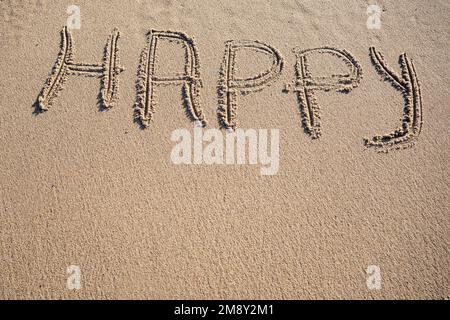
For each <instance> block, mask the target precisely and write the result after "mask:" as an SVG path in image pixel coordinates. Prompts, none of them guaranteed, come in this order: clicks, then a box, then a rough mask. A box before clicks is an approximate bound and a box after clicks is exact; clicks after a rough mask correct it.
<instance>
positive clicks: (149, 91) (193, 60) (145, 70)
mask: <svg viewBox="0 0 450 320" xmlns="http://www.w3.org/2000/svg"><path fill="white" fill-rule="evenodd" d="M159 41H171V42H176V43H180V44H181V45H182V46H183V48H184V50H185V62H184V72H183V74H178V75H172V76H163V77H158V76H156V75H155V60H156V52H157V44H158V42H159ZM178 84H181V85H182V96H183V103H184V105H185V108H186V113H187V116H188V117H189V118H190V119H191V120H192V121H199V122H200V123H201V124H202V125H203V126H205V125H206V120H205V118H204V116H203V112H202V108H201V105H200V98H199V95H200V88H201V87H202V82H201V79H200V62H199V57H198V53H197V49H196V47H195V44H194V40H193V39H192V38H189V37H188V36H186V35H185V34H183V33H181V32H171V31H155V30H152V31H150V32H149V33H148V34H147V46H146V47H145V48H144V50H143V51H142V54H141V58H140V63H139V70H138V81H137V83H136V88H137V96H136V104H135V117H136V119H137V120H138V121H139V122H140V123H141V125H142V127H143V128H146V127H148V126H149V124H150V121H151V120H152V118H153V114H154V112H155V106H156V101H155V96H154V87H155V86H156V85H178Z"/></svg>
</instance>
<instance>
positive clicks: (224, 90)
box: [217, 40, 283, 130]
mask: <svg viewBox="0 0 450 320" xmlns="http://www.w3.org/2000/svg"><path fill="white" fill-rule="evenodd" d="M225 45H226V47H225V55H224V58H223V62H222V66H221V69H220V74H219V81H218V86H217V93H218V97H219V108H218V110H217V117H218V120H219V123H220V125H221V127H222V128H224V129H230V130H234V129H236V125H237V121H236V111H237V103H236V99H237V95H238V94H239V93H241V94H247V93H251V92H256V91H260V90H262V89H264V87H266V86H268V85H269V84H271V83H272V82H273V81H274V80H275V79H276V78H277V76H279V75H280V74H281V70H282V69H283V58H282V57H281V54H280V53H279V52H278V51H277V50H276V49H275V48H272V47H270V46H269V45H267V44H265V43H262V42H259V41H249V40H241V41H237V40H230V41H227V42H226V44H225ZM239 50H253V51H256V52H260V53H263V54H266V55H269V56H271V57H272V59H273V60H272V65H271V67H270V68H269V69H267V70H265V71H263V72H261V73H260V74H258V75H256V76H254V77H250V78H244V79H243V78H237V77H236V76H235V61H236V52H238V51H239Z"/></svg>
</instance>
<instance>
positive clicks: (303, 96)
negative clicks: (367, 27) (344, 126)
mask: <svg viewBox="0 0 450 320" xmlns="http://www.w3.org/2000/svg"><path fill="white" fill-rule="evenodd" d="M294 53H295V55H296V57H297V63H296V65H295V75H296V80H295V81H294V83H293V84H287V85H286V88H285V91H286V92H290V91H294V92H296V93H297V101H298V104H299V109H300V113H301V117H302V125H303V128H304V130H305V132H306V133H307V134H309V135H310V136H311V138H313V139H317V138H319V137H320V135H321V124H320V116H321V110H320V106H319V104H318V103H317V99H316V94H315V93H316V91H318V90H323V91H330V90H336V91H337V92H342V93H348V92H350V91H351V90H352V89H353V88H356V87H357V86H358V84H359V82H360V80H361V78H362V68H361V66H360V65H359V63H358V61H357V60H356V59H355V58H354V57H353V56H352V55H351V54H350V53H348V52H347V51H345V50H339V49H336V48H330V47H322V48H315V49H308V50H301V49H299V48H295V49H294ZM313 53H319V54H329V55H333V56H336V57H338V58H340V59H341V60H342V61H343V62H344V63H345V65H346V66H347V67H348V69H349V73H348V74H332V75H331V76H329V77H314V76H313V75H311V73H310V70H309V66H308V58H309V56H310V55H311V54H313Z"/></svg>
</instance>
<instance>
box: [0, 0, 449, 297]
mask: <svg viewBox="0 0 450 320" xmlns="http://www.w3.org/2000/svg"><path fill="white" fill-rule="evenodd" d="M371 4H378V5H379V6H380V7H381V8H382V11H381V13H380V14H381V27H380V28H379V29H369V28H368V26H367V19H368V17H369V16H368V14H367V7H368V6H369V5H371ZM70 5H76V6H78V7H79V8H80V14H81V15H80V17H81V25H80V29H73V28H72V27H70V26H69V25H67V18H68V17H69V15H70V14H68V13H67V8H68V7H69V6H70ZM449 17H450V2H449V1H448V0H433V1H419V0H400V1H393V0H392V1H387V0H384V1H381V0H379V1H378V2H377V3H376V2H375V1H365V0H353V1H352V0H335V1H317V0H302V1H300V0H297V1H294V0H279V1H263V0H252V1H250V0H245V1H244V0H240V1H237V0H217V1H216V0H211V1H203V0H202V1H200V0H198V1H197V0H195V1H192V0H191V1H182V0H135V1H131V0H129V1H128V0H126V1H123V0H122V1H119V0H112V1H97V0H95V1H94V0H89V1H88V0H77V1H56V0H55V1H45V0H29V1H24V0H23V1H22V0H0V70H1V77H0V298H1V299H352V298H357V299H415V298H417V299H449V298H450V200H449V196H450V183H449V181H450V170H449V160H450V107H449V101H450V86H449V83H450V81H449V75H450V64H449V53H450V44H449V39H450V38H449V31H450V23H449ZM194 124H195V125H194ZM200 128H201V130H207V129H217V131H218V132H220V133H222V132H223V133H225V132H233V130H239V129H249V128H254V129H256V130H258V129H268V130H270V129H278V130H279V169H278V171H277V172H276V173H275V174H273V175H263V174H261V173H260V167H261V166H260V165H254V164H251V163H245V164H235V165H230V164H220V165H219V164H208V163H200V164H192V165H188V164H181V165H180V164H175V163H174V162H173V161H172V158H171V152H172V149H173V147H174V145H175V143H174V142H173V141H171V135H172V133H173V132H174V131H175V130H178V129H186V130H188V131H189V132H194V131H195V130H196V129H198V130H200ZM219 130H220V131H219ZM214 132H215V131H214ZM258 132H260V131H258ZM194 158H195V157H194ZM371 265H375V266H378V267H379V268H380V276H381V285H382V287H381V289H375V290H372V289H373V288H372V289H371V288H369V286H368V283H367V279H368V277H369V276H370V275H368V274H367V268H368V266H371ZM69 266H78V267H79V268H80V271H81V288H80V289H78V290H77V289H75V290H71V289H70V288H68V287H67V284H68V283H67V279H68V277H69V276H70V273H69V274H68V273H67V268H68V267H69ZM72 289H73V288H72Z"/></svg>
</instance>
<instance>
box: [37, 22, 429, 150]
mask: <svg viewBox="0 0 450 320" xmlns="http://www.w3.org/2000/svg"><path fill="white" fill-rule="evenodd" d="M118 40H119V31H118V30H117V29H116V30H114V32H113V33H112V35H111V36H110V37H109V38H108V41H107V43H106V46H105V50H104V54H103V62H102V63H101V64H87V63H79V62H74V58H73V56H74V49H73V40H72V36H71V34H70V30H68V29H67V27H65V28H64V29H63V30H62V32H61V51H60V53H59V56H58V59H57V61H56V63H55V66H54V68H53V71H52V72H51V75H50V77H49V78H48V80H47V82H46V83H45V85H44V88H43V89H42V91H41V93H40V94H39V96H38V98H37V102H36V108H37V110H38V111H46V110H48V109H49V107H50V106H51V105H52V104H53V102H54V100H55V98H56V97H57V95H58V93H59V92H60V91H61V90H62V88H63V84H64V82H65V81H66V79H67V77H68V76H69V75H81V76H88V77H100V78H101V87H100V95H99V104H100V106H101V107H102V108H106V109H108V108H111V107H112V106H113V105H114V103H115V102H116V101H117V99H118V76H119V74H120V73H121V72H122V71H123V70H124V69H123V68H122V67H120V66H119V57H118V47H117V42H118ZM164 41H168V42H172V43H175V44H177V45H179V46H180V47H181V48H182V49H183V50H184V61H183V63H184V64H183V66H184V67H183V72H182V73H174V74H168V75H163V76H158V75H157V74H156V73H155V65H156V61H157V60H156V57H157V52H158V43H161V42H164ZM238 51H244V52H247V53H250V52H256V53H258V54H260V55H264V56H268V57H269V58H271V61H272V62H271V65H270V66H269V67H268V68H265V69H263V70H262V71H261V72H259V73H257V74H256V75H254V76H251V77H246V78H239V77H238V76H236V72H235V70H236V63H237V62H236V53H237V52H238ZM294 54H295V56H296V64H295V68H294V69H295V70H294V71H295V78H294V81H293V83H290V84H287V85H286V86H285V88H284V90H283V91H285V92H293V93H294V94H295V95H296V97H297V102H298V107H299V110H300V115H301V122H302V126H303V128H304V130H305V132H306V133H307V134H308V135H309V136H311V138H313V139H316V138H319V137H320V135H321V130H322V128H321V123H320V118H321V107H320V105H319V103H318V101H317V98H316V92H318V91H331V90H334V91H337V92H341V93H349V92H350V91H351V90H352V89H354V88H356V87H357V86H358V85H359V83H360V81H361V79H362V68H361V66H360V64H359V63H358V61H357V60H356V59H355V57H354V56H353V55H352V54H350V53H349V52H347V51H346V50H341V49H337V48H332V47H321V48H314V49H307V50H304V49H300V48H295V49H294ZM369 54H370V58H371V60H372V63H373V64H374V66H375V69H376V71H377V72H378V73H379V74H380V75H381V76H382V77H383V78H384V79H386V80H387V81H389V82H390V83H391V85H392V86H393V87H394V88H395V89H397V90H398V91H399V92H400V93H401V94H402V96H403V98H404V106H403V118H402V123H401V128H399V129H396V130H394V131H393V132H392V133H389V134H385V135H377V136H374V137H373V138H370V139H364V144H365V146H366V147H368V148H371V147H373V148H375V149H376V150H378V151H380V152H387V151H389V150H391V149H401V148H407V147H411V146H412V145H414V143H415V142H416V141H417V139H418V136H419V134H420V132H421V128H422V97H421V92H420V84H419V80H418V78H417V73H416V69H415V66H414V63H413V62H412V60H411V59H410V58H409V57H407V56H406V54H405V53H403V54H401V55H400V60H399V61H400V68H401V75H399V74H397V73H396V72H395V71H393V70H391V69H390V68H389V67H388V65H387V63H386V62H385V61H384V58H383V55H382V54H381V53H380V52H378V51H377V50H376V49H375V48H373V47H372V48H370V51H369ZM327 55H328V56H334V57H337V58H338V59H339V60H340V61H342V63H343V65H344V66H345V67H346V69H347V72H346V73H342V74H329V75H328V76H318V75H315V74H313V72H312V70H311V68H310V64H309V62H310V61H311V59H313V57H316V59H317V57H321V56H327ZM282 70H283V58H282V56H281V54H280V53H279V52H278V50H276V49H275V48H273V47H271V46H269V45H268V44H265V43H263V42H260V41H250V40H241V41H236V40H231V41H227V42H226V43H225V53H224V56H223V62H222V65H221V68H220V71H219V79H218V83H217V95H218V109H217V118H218V122H219V124H220V126H221V127H222V128H224V129H227V130H235V129H236V127H237V109H238V108H237V105H238V103H237V97H238V95H240V94H247V93H252V92H256V91H260V90H263V89H264V88H265V87H267V86H269V85H270V84H272V83H273V82H274V81H275V80H276V79H277V78H278V77H279V76H280V74H281V73H282ZM166 85H181V92H182V101H183V104H184V107H185V109H186V114H187V116H188V117H189V118H190V119H191V120H192V121H195V122H198V123H200V124H201V125H202V126H205V125H206V119H205V117H204V115H203V111H202V107H201V103H200V89H201V88H202V80H201V77H200V62H199V54H198V50H197V48H196V46H195V43H194V40H193V39H192V38H190V37H188V36H187V35H186V34H184V33H181V32H172V31H154V30H153V31H150V32H149V33H148V35H147V43H146V46H145V47H144V49H143V50H142V53H141V56H140V62H139V67H138V79H137V82H136V91H137V92H136V102H135V108H134V109H135V118H136V120H138V122H140V124H141V125H142V128H146V127H148V126H149V125H150V122H151V120H152V119H153V115H154V113H155V111H156V110H157V101H156V96H155V89H156V87H158V86H166Z"/></svg>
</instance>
